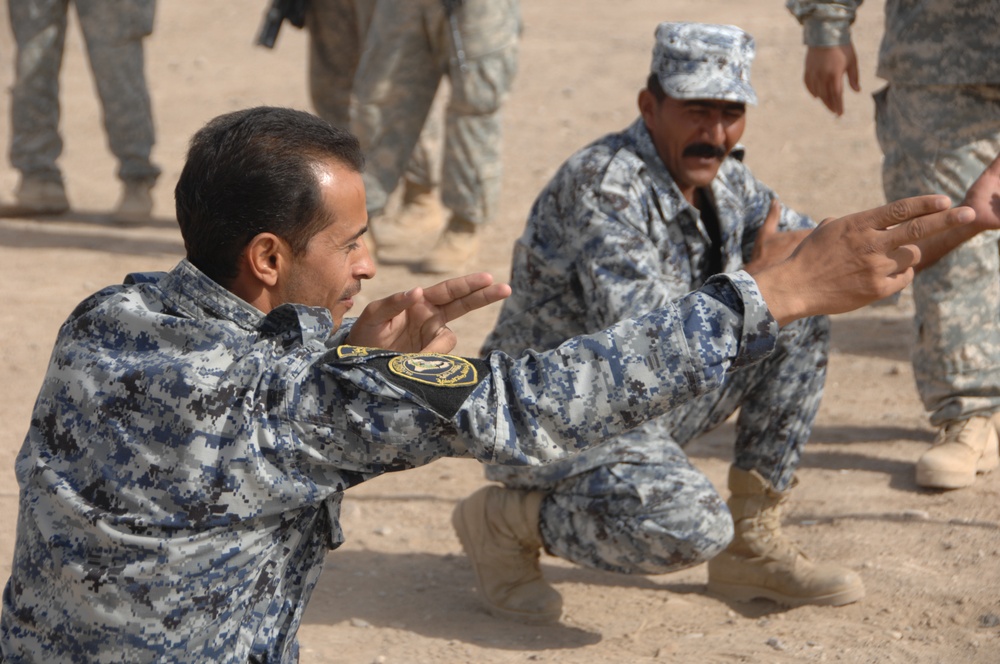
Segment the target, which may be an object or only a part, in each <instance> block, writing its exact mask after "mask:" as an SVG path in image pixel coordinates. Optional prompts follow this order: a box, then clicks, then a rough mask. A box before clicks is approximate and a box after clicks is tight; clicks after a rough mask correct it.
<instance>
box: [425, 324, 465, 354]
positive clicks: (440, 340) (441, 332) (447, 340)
mask: <svg viewBox="0 0 1000 664" xmlns="http://www.w3.org/2000/svg"><path fill="white" fill-rule="evenodd" d="M456 345H458V337H457V336H455V333H454V332H453V331H452V330H451V328H450V327H448V326H446V325H443V326H441V327H439V328H438V330H437V333H436V334H435V335H434V336H433V337H431V339H430V340H429V341H427V342H426V343H425V344H424V346H423V348H421V349H420V352H421V353H450V352H451V351H453V350H455V346H456Z"/></svg>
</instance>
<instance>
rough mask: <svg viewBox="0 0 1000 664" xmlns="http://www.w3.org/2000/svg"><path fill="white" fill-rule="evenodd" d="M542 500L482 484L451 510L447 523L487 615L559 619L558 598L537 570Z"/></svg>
mask: <svg viewBox="0 0 1000 664" xmlns="http://www.w3.org/2000/svg"><path fill="white" fill-rule="evenodd" d="M544 498H545V494H544V493H542V492H540V491H518V490H514V489H505V488H502V487H499V486H487V487H483V488H482V489H480V490H479V491H476V492H475V493H474V494H472V495H471V496H469V497H468V498H466V499H465V500H463V501H461V502H460V503H459V504H458V505H457V506H455V511H454V512H453V513H452V516H451V523H452V525H453V526H454V528H455V532H456V533H457V534H458V539H459V540H460V541H461V542H462V548H463V549H465V553H466V555H468V556H469V560H470V561H471V562H472V569H473V570H474V571H475V573H476V583H477V586H478V588H479V594H480V596H481V597H482V599H483V602H484V603H485V604H486V610H487V611H489V613H490V614H491V615H494V616H497V617H500V618H509V619H511V620H517V621H519V622H524V623H534V624H543V623H552V622H555V621H557V620H559V616H560V615H562V597H561V596H560V595H559V593H558V592H557V591H556V590H555V588H553V587H552V586H550V585H549V584H548V583H547V582H546V581H545V579H544V578H542V571H541V569H540V568H539V566H538V558H539V555H540V549H541V548H542V534H541V531H540V530H539V528H538V523H539V509H540V508H541V505H542V500H543V499H544Z"/></svg>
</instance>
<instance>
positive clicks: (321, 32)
mask: <svg viewBox="0 0 1000 664" xmlns="http://www.w3.org/2000/svg"><path fill="white" fill-rule="evenodd" d="M375 1H376V0H310V2H309V4H308V10H307V13H306V28H307V30H308V31H309V95H310V97H311V98H312V102H313V107H314V108H315V109H316V114H317V115H318V116H319V117H321V118H323V119H324V120H326V121H327V122H329V123H330V124H332V125H333V126H335V127H341V128H350V127H351V98H352V91H353V88H354V76H355V74H356V73H357V70H358V62H359V61H360V59H361V52H362V51H363V50H364V45H365V38H366V37H367V35H368V27H369V26H370V25H371V21H372V14H373V12H374V11H375ZM444 87H445V86H442V89H441V90H439V92H438V95H437V97H436V98H435V101H434V104H433V105H432V106H431V111H430V113H429V114H428V117H427V121H426V122H425V123H424V126H423V129H422V130H421V132H420V137H419V139H418V140H417V143H416V145H415V146H414V148H413V151H412V153H411V155H410V160H409V162H408V163H407V164H406V179H407V180H410V181H412V182H414V183H415V184H419V185H423V186H424V187H428V188H432V187H435V186H437V183H438V181H439V180H440V173H441V142H442V141H443V140H444V132H443V126H444V104H445V100H446V98H447V91H446V90H445V89H444Z"/></svg>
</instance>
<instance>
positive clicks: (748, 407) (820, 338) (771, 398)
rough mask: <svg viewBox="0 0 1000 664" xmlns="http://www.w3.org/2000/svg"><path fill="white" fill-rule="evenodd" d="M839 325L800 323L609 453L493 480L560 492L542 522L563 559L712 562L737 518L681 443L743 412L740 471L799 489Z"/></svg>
mask: <svg viewBox="0 0 1000 664" xmlns="http://www.w3.org/2000/svg"><path fill="white" fill-rule="evenodd" d="M829 329H830V327H829V319H827V318H826V317H816V318H808V319H803V320H799V321H796V322H795V323H792V324H790V325H788V326H786V327H784V328H783V329H782V330H781V332H780V334H779V336H778V343H777V346H776V347H775V350H774V352H773V353H772V354H771V355H770V356H769V357H767V358H766V359H765V360H763V361H761V362H759V363H758V364H755V365H752V366H749V367H747V368H744V369H740V370H737V371H735V372H734V373H732V374H730V375H729V376H728V377H727V379H726V383H725V384H724V385H723V387H722V388H720V389H719V390H716V391H714V392H711V393H709V394H706V395H704V396H702V397H699V398H697V399H694V400H692V401H690V402H688V403H687V404H685V405H683V406H681V407H679V408H677V409H675V410H673V411H671V412H670V413H668V414H667V415H665V416H663V417H661V418H659V419H657V420H655V421H653V422H650V423H648V424H646V425H643V426H640V427H637V428H636V429H633V430H632V431H630V432H629V433H627V434H625V435H623V436H619V437H618V438H616V439H614V440H613V441H610V442H608V443H606V444H605V445H603V446H601V447H598V448H594V449H592V450H587V451H585V452H583V453H581V454H579V455H576V456H574V457H570V458H567V459H562V460H558V461H555V462H552V463H549V464H547V465H545V466H542V467H537V468H517V467H489V468H487V470H486V473H487V477H488V478H490V479H494V480H498V481H501V482H503V483H504V484H505V485H507V486H508V487H511V488H517V489H531V490H541V491H545V492H547V493H548V494H549V495H548V497H547V498H546V499H545V500H544V501H543V503H542V508H541V523H540V526H541V531H542V536H543V540H544V542H545V548H546V550H547V551H548V552H549V553H552V554H553V555H557V556H559V557H560V558H564V559H566V560H570V561H573V562H575V563H578V564H581V565H586V566H589V567H594V568H598V569H603V570H609V571H614V572H622V573H637V574H662V573H665V572H671V571H675V570H678V569H683V568H685V567H689V566H691V565H695V564H697V563H700V562H703V561H706V560H708V559H710V558H712V557H713V556H715V555H716V554H717V553H719V552H720V551H722V550H723V549H724V548H725V547H726V546H727V545H728V544H729V542H730V540H731V539H732V537H733V522H732V517H731V516H730V514H729V510H728V508H727V507H726V505H725V502H724V500H723V499H722V498H721V497H720V496H719V494H718V492H717V491H716V490H715V488H714V487H713V486H712V483H711V482H710V481H709V480H708V478H707V477H705V475H704V474H702V473H701V471H699V470H698V469H696V468H695V467H694V466H693V465H692V464H691V462H690V461H689V460H688V458H687V455H685V454H684V452H683V451H682V449H681V448H682V447H683V446H684V445H686V444H687V443H688V442H690V441H691V440H692V439H694V438H695V437H697V436H698V435H700V434H702V433H704V432H706V431H709V430H711V429H713V428H714V427H716V426H718V425H720V424H722V423H723V422H725V421H726V419H728V418H729V416H730V415H732V414H733V413H734V412H736V411H737V410H739V415H738V416H737V420H736V443H735V453H734V461H733V463H734V465H736V466H737V467H739V468H742V469H745V470H756V471H758V472H759V473H760V474H761V475H762V476H763V477H764V478H765V479H766V480H768V481H769V482H770V483H771V484H772V486H774V487H775V488H776V489H778V490H785V489H787V488H788V487H789V486H790V485H791V482H792V479H793V476H794V473H795V470H796V468H797V467H798V465H799V461H800V458H801V453H802V446H803V445H804V444H805V443H806V441H807V440H808V438H809V434H810V432H811V430H812V425H813V421H814V420H815V417H816V412H817V410H818V409H819V404H820V400H821V398H822V395H823V385H824V382H825V379H826V364H827V354H828V350H829Z"/></svg>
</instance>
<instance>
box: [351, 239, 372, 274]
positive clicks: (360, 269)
mask: <svg viewBox="0 0 1000 664" xmlns="http://www.w3.org/2000/svg"><path fill="white" fill-rule="evenodd" d="M362 240H363V241H362V243H361V249H360V251H358V260H357V262H356V263H355V264H354V276H355V278H357V279H371V278H372V277H374V276H375V259H374V258H373V257H372V251H371V249H370V248H369V247H370V246H372V245H371V240H370V239H369V236H368V235H365V236H363V237H362Z"/></svg>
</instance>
